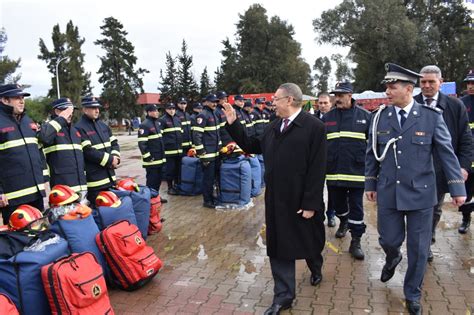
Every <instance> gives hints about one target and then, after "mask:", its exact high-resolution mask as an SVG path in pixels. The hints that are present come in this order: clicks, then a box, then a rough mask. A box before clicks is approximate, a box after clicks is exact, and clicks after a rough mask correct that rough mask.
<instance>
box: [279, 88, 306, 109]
mask: <svg viewBox="0 0 474 315" xmlns="http://www.w3.org/2000/svg"><path fill="white" fill-rule="evenodd" d="M278 89H279V90H280V89H282V90H284V91H285V92H286V94H287V95H288V96H291V97H293V103H292V104H291V105H292V106H294V107H301V106H302V105H303V103H302V101H303V92H301V89H300V87H299V86H298V85H296V84H294V83H283V84H282V85H280V86H279V87H278Z"/></svg>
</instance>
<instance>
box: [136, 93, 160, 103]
mask: <svg viewBox="0 0 474 315" xmlns="http://www.w3.org/2000/svg"><path fill="white" fill-rule="evenodd" d="M147 104H160V94H159V93H142V94H140V95H138V98H137V105H147Z"/></svg>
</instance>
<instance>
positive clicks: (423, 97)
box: [415, 66, 472, 261]
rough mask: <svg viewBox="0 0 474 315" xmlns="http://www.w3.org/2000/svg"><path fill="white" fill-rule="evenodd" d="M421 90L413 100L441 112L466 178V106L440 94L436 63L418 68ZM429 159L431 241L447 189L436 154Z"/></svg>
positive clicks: (440, 79)
mask: <svg viewBox="0 0 474 315" xmlns="http://www.w3.org/2000/svg"><path fill="white" fill-rule="evenodd" d="M420 74H421V75H422V76H423V77H422V78H421V79H420V87H421V93H420V94H418V95H417V96H415V101H417V102H418V103H420V104H426V105H427V106H431V107H434V108H438V109H440V110H441V111H442V113H443V119H444V122H445V123H446V126H447V127H448V131H449V134H450V135H451V145H452V146H453V149H454V153H455V154H456V156H457V158H458V161H459V164H460V165H461V171H462V175H463V178H464V180H466V179H467V176H468V170H469V169H470V168H471V152H472V136H471V131H470V129H469V118H468V115H467V112H466V107H465V106H464V105H463V103H462V102H461V101H460V100H458V99H457V98H454V97H451V96H448V95H445V94H443V93H442V92H441V91H440V88H441V83H442V82H443V77H442V75H441V70H440V69H439V68H438V67H437V66H426V67H423V69H421V71H420ZM433 162H434V167H435V172H436V190H437V193H438V195H437V198H438V202H437V204H436V205H435V206H434V208H433V211H434V212H433V227H432V229H433V231H432V232H433V235H432V238H431V242H432V243H434V242H435V241H436V238H435V229H436V226H437V225H438V222H439V220H440V218H441V211H442V209H441V208H442V206H443V201H444V195H445V194H446V193H447V192H448V183H447V180H446V176H445V174H444V172H443V169H442V166H441V161H440V157H439V156H438V154H436V153H435V154H434V156H433ZM428 261H433V252H432V251H431V249H430V251H429V254H428Z"/></svg>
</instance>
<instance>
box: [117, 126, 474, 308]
mask: <svg viewBox="0 0 474 315" xmlns="http://www.w3.org/2000/svg"><path fill="white" fill-rule="evenodd" d="M119 143H120V144H121V147H122V150H121V151H122V165H121V166H120V168H119V169H118V171H117V174H118V175H119V176H123V177H124V176H133V177H135V178H136V179H137V181H138V182H139V183H145V177H144V176H145V172H144V170H143V169H142V168H141V162H140V153H139V151H138V149H137V145H136V136H125V135H124V136H119ZM165 191H166V184H164V185H163V187H162V195H163V197H165V198H167V199H168V201H169V203H167V204H165V205H164V208H163V210H162V216H163V217H164V218H165V219H166V221H165V223H164V228H163V230H162V232H160V233H159V234H158V235H154V236H150V237H149V239H148V243H149V244H150V245H151V246H152V247H153V248H154V249H155V250H156V252H157V253H158V256H159V257H160V258H161V259H162V260H163V262H164V264H165V266H164V267H163V269H162V270H161V271H160V273H159V274H158V276H157V277H156V278H155V279H154V280H153V281H152V282H151V283H150V284H149V285H147V286H146V287H144V288H142V289H140V290H138V291H135V292H123V291H118V290H112V291H111V292H110V297H111V301H112V305H113V307H114V310H115V312H116V313H117V314H124V315H125V314H127V315H132V314H137V315H144V314H263V312H264V311H265V309H266V308H267V307H268V306H269V305H270V304H271V302H272V292H273V281H272V276H271V272H270V266H269V261H268V258H267V257H266V251H265V239H264V201H263V195H261V196H259V197H257V198H255V199H254V203H255V206H254V207H253V208H251V209H249V210H247V211H215V210H212V209H207V208H203V207H202V197H201V196H196V197H183V196H167V195H166V193H163V192H165ZM366 206H367V207H366V224H367V233H366V234H365V235H364V237H363V241H362V245H363V249H364V251H365V253H366V259H365V260H364V261H355V260H354V259H352V258H351V257H350V255H349V253H348V252H347V250H348V248H349V243H350V235H349V234H348V236H346V237H345V238H344V239H342V240H341V239H336V238H335V237H334V233H335V231H336V228H327V230H326V237H327V244H326V245H327V246H326V247H325V251H324V258H325V262H324V268H323V281H322V283H321V284H320V285H319V286H318V287H313V286H311V285H310V284H309V276H310V273H309V271H308V270H307V268H306V266H305V263H304V261H298V262H297V266H296V268H297V269H296V282H297V288H296V299H295V301H294V303H293V308H292V309H291V310H289V311H285V312H282V314H407V312H406V310H405V306H404V297H403V287H402V281H403V273H404V272H405V271H406V264H407V260H406V256H404V258H403V260H402V262H401V264H400V266H399V267H398V268H397V271H396V273H395V276H394V277H393V279H392V280H390V281H389V282H388V283H385V284H384V283H382V282H380V280H379V278H380V272H381V270H382V266H383V264H384V253H383V251H382V249H381V248H380V246H379V244H378V234H377V227H376V212H375V209H374V206H373V205H370V204H368V203H366ZM444 209H445V211H444V213H443V216H442V219H441V222H440V224H439V230H438V233H437V242H436V244H435V245H434V246H433V251H434V255H435V259H434V262H433V263H431V264H429V266H428V269H427V272H426V275H425V281H424V286H423V291H424V292H423V300H422V304H423V307H424V313H425V314H460V315H461V314H462V315H468V314H472V313H473V312H474V255H473V253H474V243H473V241H472V232H470V233H468V234H466V235H460V234H458V232H457V228H458V225H459V222H460V219H461V216H460V214H458V213H457V211H456V210H455V209H454V208H453V207H450V206H449V205H446V206H445V208H444Z"/></svg>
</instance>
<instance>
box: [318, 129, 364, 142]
mask: <svg viewBox="0 0 474 315" xmlns="http://www.w3.org/2000/svg"><path fill="white" fill-rule="evenodd" d="M337 138H353V139H361V140H365V133H363V132H352V131H339V132H331V133H328V134H327V139H328V140H331V139H337Z"/></svg>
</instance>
